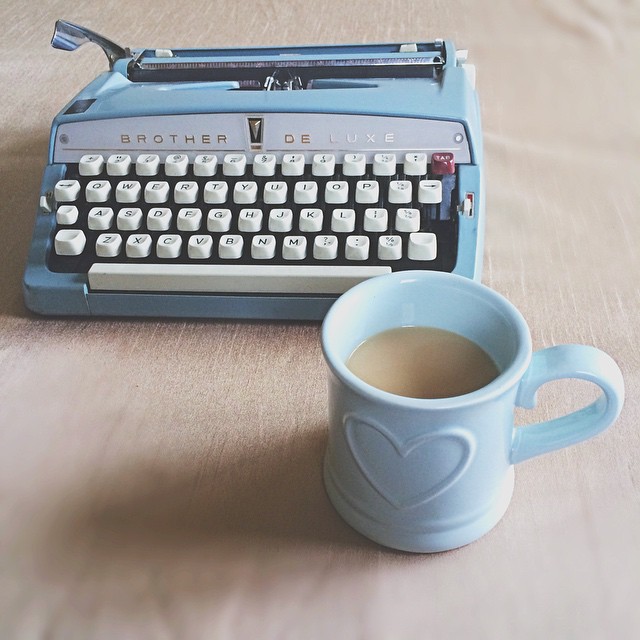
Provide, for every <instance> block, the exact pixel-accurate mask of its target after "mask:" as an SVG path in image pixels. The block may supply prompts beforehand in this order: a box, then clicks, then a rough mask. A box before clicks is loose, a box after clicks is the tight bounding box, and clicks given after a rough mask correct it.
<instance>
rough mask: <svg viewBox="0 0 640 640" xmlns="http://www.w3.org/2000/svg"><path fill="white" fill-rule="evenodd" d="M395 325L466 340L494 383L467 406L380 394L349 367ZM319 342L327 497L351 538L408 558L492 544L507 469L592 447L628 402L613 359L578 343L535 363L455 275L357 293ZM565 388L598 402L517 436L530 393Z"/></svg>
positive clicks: (511, 314) (459, 401)
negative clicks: (517, 418)
mask: <svg viewBox="0 0 640 640" xmlns="http://www.w3.org/2000/svg"><path fill="white" fill-rule="evenodd" d="M403 326H425V327H435V328H438V329H445V330H447V331H452V332H455V333H457V334H459V335H461V336H464V337H465V338H468V339H470V340H472V341H473V342H475V343H476V344H477V345H478V346H480V347H482V349H484V351H485V352H486V353H487V354H488V355H489V356H490V357H491V359H492V360H493V361H494V363H495V364H496V365H497V368H498V371H499V374H498V376H497V377H496V378H495V379H494V380H493V381H491V382H489V383H488V384H486V386H484V387H483V388H481V389H478V390H476V391H472V392H470V393H466V394H464V395H459V396H456V397H448V398H438V399H424V398H411V397H405V396H399V395H395V394H392V393H389V392H387V391H383V390H380V389H378V388H376V387H373V386H371V385H369V384H367V383H366V382H364V381H363V380H361V379H360V378H358V377H357V376H356V375H355V374H353V373H352V372H351V371H350V370H349V368H348V367H347V365H346V362H347V360H348V358H349V356H350V355H351V353H352V352H353V351H354V350H355V349H356V347H358V346H359V345H360V344H361V343H362V342H363V341H364V340H366V339H367V338H370V337H371V336H374V335H376V334H377V333H380V332H382V331H385V330H387V329H392V328H397V327H403ZM321 339H322V350H323V354H324V357H325V359H326V362H327V364H328V368H329V438H328V445H327V450H326V455H325V460H324V482H325V487H326V490H327V493H328V495H329V498H330V500H331V502H332V503H333V505H334V507H335V508H336V510H337V511H338V513H339V514H340V515H341V516H342V518H343V519H344V520H345V521H346V522H347V523H349V524H350V525H351V526H352V527H353V528H354V529H356V530H358V531H360V532H361V533H363V534H364V535H365V536H367V537H369V538H371V539H372V540H374V541H376V542H378V543H380V544H382V545H385V546H387V547H391V548H395V549H400V550H403V551H412V552H437V551H445V550H449V549H454V548H456V547H460V546H463V545H465V544H468V543H470V542H472V541H474V540H476V539H478V538H479V537H481V536H482V535H484V534H485V533H487V532H488V531H489V530H490V529H492V528H493V527H494V526H495V525H496V524H497V523H498V521H499V520H500V519H501V518H502V516H503V515H504V513H505V511H506V510H507V507H508V505H509V502H510V500H511V495H512V492H513V485H514V465H515V464H517V463H519V462H522V461H523V460H527V459H528V458H531V457H532V456H537V455H540V454H542V453H546V452H549V451H553V450H554V449H559V448H561V447H566V446H569V445H572V444H575V443H577V442H580V441H582V440H586V439H587V438H591V437H592V436H595V435H596V434H597V433H599V432H601V431H603V430H604V429H606V428H607V427H608V426H609V425H611V424H612V423H613V422H614V421H615V419H616V418H617V416H618V415H619V413H620V410H621V408H622V404H623V401H624V384H623V380H622V374H621V372H620V369H619V368H618V366H617V365H616V363H615V362H614V361H613V359H612V358H611V357H610V356H608V355H607V354H605V353H603V352H602V351H600V350H598V349H596V348H594V347H591V346H586V345H575V344H569V345H560V346H554V347H550V348H547V349H542V350H540V351H536V352H535V353H532V347H531V335H530V332H529V328H528V326H527V323H526V322H525V320H524V318H523V317H522V315H521V314H520V312H519V311H518V310H517V309H516V308H515V307H514V306H513V305H512V304H511V303H510V302H509V301H508V300H507V299H506V298H504V297H503V296H501V295H500V294H498V293H497V292H495V291H493V290H492V289H490V288H488V287H486V286H484V285H482V284H480V283H478V282H475V281H473V280H470V279H467V278H463V277H461V276H457V275H454V274H450V273H442V272H433V271H404V272H395V273H392V274H389V275H382V276H378V277H375V278H371V279H369V280H366V281H364V282H362V283H360V284H358V285H356V286H355V287H353V288H352V289H350V290H348V291H347V292H346V293H344V294H343V295H342V296H341V297H340V298H338V300H337V301H336V302H335V303H334V305H333V306H332V307H331V309H330V310H329V312H328V314H327V315H326V317H325V320H324V323H323V325H322V333H321ZM560 378H580V379H583V380H588V381H590V382H593V383H595V384H596V385H598V386H599V387H600V389H601V391H602V393H601V394H600V395H599V397H598V398H597V399H596V400H595V401H594V402H593V403H592V404H590V405H589V406H587V407H585V408H582V409H580V410H577V411H574V412H572V413H569V414H568V415H565V416H562V417H560V418H555V419H553V420H549V421H546V422H540V423H538V424H532V425H527V426H522V427H515V426H514V409H515V407H516V406H518V407H527V408H533V407H534V406H535V403H536V390H537V389H538V388H539V387H540V386H541V385H543V384H544V383H546V382H548V381H551V380H556V379H560Z"/></svg>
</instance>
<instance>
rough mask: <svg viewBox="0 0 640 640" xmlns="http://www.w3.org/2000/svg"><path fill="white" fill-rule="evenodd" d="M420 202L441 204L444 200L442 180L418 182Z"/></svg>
mask: <svg viewBox="0 0 640 640" xmlns="http://www.w3.org/2000/svg"><path fill="white" fill-rule="evenodd" d="M418 202H420V203H422V204H439V203H440V202H442V182H440V180H420V183H419V184H418Z"/></svg>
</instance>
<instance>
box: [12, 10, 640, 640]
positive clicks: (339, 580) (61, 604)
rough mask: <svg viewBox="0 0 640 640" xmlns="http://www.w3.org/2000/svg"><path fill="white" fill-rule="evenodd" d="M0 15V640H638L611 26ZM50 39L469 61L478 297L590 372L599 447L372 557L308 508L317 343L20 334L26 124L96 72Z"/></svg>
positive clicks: (81, 322) (625, 172)
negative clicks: (596, 354)
mask: <svg viewBox="0 0 640 640" xmlns="http://www.w3.org/2000/svg"><path fill="white" fill-rule="evenodd" d="M0 17H1V19H2V23H3V24H4V25H5V27H4V35H3V37H2V39H1V40H0V56H1V57H0V82H1V86H2V87H3V100H2V106H1V107H0V117H1V123H2V139H1V141H0V145H1V147H2V153H1V154H0V167H1V175H2V192H3V198H2V202H3V205H2V207H0V218H1V221H2V225H1V228H2V254H3V259H2V278H1V279H0V363H1V364H0V554H1V555H0V636H1V637H2V638H4V639H7V640H18V639H19V640H23V639H24V640H31V639H38V638H47V639H48V640H69V639H74V640H75V639H113V638H119V639H124V638H135V639H143V638H144V639H146V638H154V639H165V638H166V639H169V638H171V639H173V638H176V639H177V638H180V639H181V640H182V639H200V638H242V639H244V638H252V639H255V638H260V639H278V640H282V639H299V638H305V639H307V640H311V639H324V638H334V639H339V638H340V639H342V638H344V639H356V638H357V639H363V640H387V639H396V638H402V639H403V640H411V639H416V640H418V639H420V640H422V639H424V638H439V639H448V638H492V639H495V638H543V637H544V638H562V639H568V638H581V639H596V638H598V639H599V638H617V639H625V638H637V637H638V636H639V635H640V613H639V609H638V599H639V597H640V584H639V583H640V548H639V545H638V540H639V539H640V453H639V452H640V432H639V430H638V424H639V422H640V403H639V402H638V396H639V392H640V345H639V343H638V329H639V327H640V314H639V313H638V312H639V310H640V308H639V301H640V296H639V285H638V281H639V278H640V263H639V258H638V251H637V248H638V246H639V244H640V243H639V240H640V215H638V202H640V188H639V186H638V182H639V181H638V176H639V175H640V171H639V170H640V160H639V158H640V153H639V152H640V110H639V109H638V103H639V101H640V86H639V83H638V60H640V37H639V36H640V10H639V5H638V3H637V1H628V2H623V1H622V0H620V1H615V0H613V1H611V2H606V3H605V2H596V0H538V1H537V2H534V1H531V2H525V1H524V0H519V1H517V2H507V1H506V0H497V1H495V2H491V3H489V2H487V3H466V2H459V1H456V0H450V1H448V2H441V1H435V0H432V1H431V2H429V1H427V2H406V1H401V0H386V1H385V2H382V1H380V0H374V1H372V0H350V1H349V2H336V1H335V0H325V2H324V3H322V4H319V3H310V2H302V0H281V1H280V2H270V1H268V0H255V1H254V2H244V3H240V2H232V1H231V0H227V1H211V2H204V1H203V2H189V1H188V2H180V3H176V2H165V1H159V0H156V1H155V2H150V1H148V0H141V1H139V2H136V3H130V2H120V1H112V2H110V3H108V4H104V3H103V4H100V5H98V4H96V3H90V2H87V1H77V2H75V3H73V4H69V3H66V2H62V1H43V2H40V3H37V4H35V3H33V4H25V3H19V2H16V1H15V0H5V1H4V2H3V3H2V5H1V6H0ZM57 18H65V19H68V20H71V21H72V22H77V23H79V24H83V25H86V26H88V27H89V28H91V29H93V30H95V31H98V32H99V33H102V34H104V35H106V36H108V37H111V38H113V39H114V40H116V41H117V42H119V43H120V44H122V45H125V46H132V47H140V46H148V47H188V46H231V45H238V46H244V45H284V44H296V43H300V44H307V43H358V42H384V41H395V42H412V41H416V40H427V39H433V38H448V39H452V40H454V42H455V43H456V45H457V46H458V47H459V48H468V49H469V51H470V62H473V63H474V64H475V65H476V67H477V73H478V91H479V95H480V100H481V106H482V115H483V129H484V136H485V138H484V141H485V155H486V193H487V228H486V242H485V262H484V272H483V281H484V282H485V283H486V284H488V285H489V286H491V287H493V288H495V289H496V290H498V291H499V292H501V293H502V294H504V295H506V296H507V297H508V298H509V299H510V300H511V301H512V302H513V303H514V304H515V305H516V306H517V307H519V308H520V310H521V311H522V313H523V315H524V316H525V318H526V319H527V321H528V322H529V324H530V327H531V330H532V335H533V340H534V347H535V348H536V349H539V348H542V347H545V346H549V345H552V344H560V343H564V342H581V343H587V344H593V345H595V346H597V347H600V348H601V349H604V350H605V351H607V352H608V353H610V354H611V355H612V356H613V357H614V358H615V359H616V360H617V362H618V363H619V364H620V367H621V368H622V370H623V373H624V376H625V381H626V387H627V401H626V405H625V407H624V409H623V413H622V415H621V417H620V419H619V421H618V422H617V423H616V424H615V426H613V427H612V428H611V429H610V430H609V431H607V432H606V433H605V434H603V435H601V436H600V437H598V438H596V439H593V440H590V441H589V442H586V443H583V444H580V445H578V446H575V447H572V448H570V449H565V450H562V451H559V452H556V453H552V454H548V455H546V456H542V457H538V458H535V459H533V460H530V461H527V462H525V463H522V464H520V465H518V467H517V469H516V489H515V494H514V497H513V501H512V503H511V506H510V509H509V511H508V512H507V514H506V516H505V517H504V519H503V520H502V521H501V523H500V524H499V525H498V526H497V527H496V528H495V529H494V530H493V531H492V532H491V533H489V534H488V535H487V536H485V537H484V538H483V539H481V540H479V541H477V542H476V543H473V544H471V545H469V546H467V547H464V548H462V549H458V550H456V551H452V552H448V553H443V554H436V555H411V554H404V553H397V552H393V551H390V550H387V549H384V548H382V547H379V546H377V545H375V544H373V543H371V542H369V541H367V540H366V539H364V538H363V537H361V536H360V535H359V534H357V533H356V532H354V531H353V530H351V529H350V528H349V527H348V526H347V525H345V524H344V523H343V522H342V521H341V520H340V518H339V517H338V516H337V514H336V513H335V511H334V510H333V508H332V507H331V505H330V503H329V502H328V499H327V497H326V495H325V493H324V489H323V485H322V477H321V468H322V455H323V450H324V447H325V443H326V429H327V416H326V403H327V398H326V380H325V378H326V372H325V367H324V363H323V360H322V355H321V352H320V346H319V325H318V324H315V323H268V322H233V321H224V322H219V321H186V322H185V321H173V320H120V319H92V320H86V319H72V318H71V319H46V318H39V317H36V316H34V315H31V314H30V313H29V312H28V311H26V310H25V308H24V306H23V303H22V292H21V279H22V271H23V268H24V264H25V261H26V255H27V251H28V246H29V242H30V238H31V231H32V225H33V218H34V213H35V208H36V205H37V202H38V190H39V183H40V179H41V175H42V169H43V167H44V164H45V159H46V154H47V146H48V133H49V125H50V123H51V119H52V118H53V116H54V115H55V113H56V112H57V111H58V110H59V109H60V108H61V107H62V105H63V104H65V103H66V102H67V101H68V100H69V99H70V98H71V97H72V96H73V95H75V94H76V93H77V92H78V91H79V90H80V89H81V88H82V87H83V86H84V85H85V84H86V83H88V82H89V81H90V80H91V79H93V78H94V77H95V76H96V75H97V74H98V73H99V72H101V71H103V70H104V69H105V68H106V60H105V58H104V56H103V54H102V53H101V52H100V51H99V49H97V48H96V47H83V48H82V49H80V50H79V51H77V52H75V53H73V54H72V53H65V52H60V51H54V50H53V49H51V48H50V47H49V40H50V37H51V33H52V30H53V24H54V21H55V19H57ZM399 99H401V98H400V97H399ZM593 397H594V391H593V389H592V388H591V386H590V385H588V384H587V383H578V382H575V381H564V382H559V383H554V384H550V385H546V386H545V387H544V388H543V389H542V391H541V393H540V395H539V400H540V401H539V406H538V408H536V409H535V410H532V411H524V410H518V412H517V416H516V417H517V421H518V423H519V424H526V423H528V422H532V421H535V420H541V419H546V418H548V417H550V416H554V415H560V414H562V413H564V412H566V411H568V410H570V409H574V408H577V407H579V406H582V405H584V404H585V403H586V402H589V401H590V400H591V399H592V398H593Z"/></svg>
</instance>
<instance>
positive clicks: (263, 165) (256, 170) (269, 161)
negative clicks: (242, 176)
mask: <svg viewBox="0 0 640 640" xmlns="http://www.w3.org/2000/svg"><path fill="white" fill-rule="evenodd" d="M275 173H276V157H275V155H273V153H261V154H259V155H257V156H256V157H255V158H254V159H253V175H254V176H273V175H275Z"/></svg>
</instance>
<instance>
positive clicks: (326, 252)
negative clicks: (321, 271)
mask: <svg viewBox="0 0 640 640" xmlns="http://www.w3.org/2000/svg"><path fill="white" fill-rule="evenodd" d="M313 257H314V258H315V259H316V260H335V259H336V258H337V257H338V238H336V236H316V237H315V239H314V241H313Z"/></svg>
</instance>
